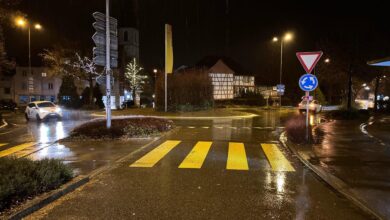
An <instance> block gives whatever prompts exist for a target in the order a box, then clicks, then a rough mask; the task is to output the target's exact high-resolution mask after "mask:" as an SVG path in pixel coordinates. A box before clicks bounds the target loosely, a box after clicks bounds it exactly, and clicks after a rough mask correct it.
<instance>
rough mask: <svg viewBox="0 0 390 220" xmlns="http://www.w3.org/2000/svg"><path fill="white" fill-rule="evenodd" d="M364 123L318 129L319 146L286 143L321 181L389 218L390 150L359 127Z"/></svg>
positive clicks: (331, 125)
mask: <svg viewBox="0 0 390 220" xmlns="http://www.w3.org/2000/svg"><path fill="white" fill-rule="evenodd" d="M362 123H363V121H332V122H328V123H324V124H322V125H320V126H319V128H321V129H322V130H323V131H324V132H325V134H324V137H323V139H322V141H321V143H320V144H316V145H314V146H301V145H295V144H292V143H290V142H287V146H288V147H289V148H290V149H291V150H292V151H294V152H295V153H296V154H297V155H298V157H299V158H300V159H301V161H302V162H303V163H305V164H306V165H307V166H308V167H309V168H311V169H312V170H313V171H314V172H316V173H317V174H318V175H319V176H320V177H321V178H322V179H324V180H325V181H326V182H328V183H329V184H330V185H331V186H333V187H334V188H336V189H337V190H338V191H339V192H341V193H342V194H344V195H345V196H346V197H347V198H349V199H350V200H352V201H353V202H354V203H355V204H356V205H358V206H360V207H361V208H363V209H365V210H366V211H367V212H371V213H372V214H374V213H375V214H374V215H375V216H376V217H377V218H383V219H390V209H389V208H388V204H390V148H389V146H388V144H385V145H383V144H381V143H380V142H379V141H378V139H377V138H375V137H372V136H370V135H365V134H363V133H362V131H361V130H360V128H359V125H360V124H362Z"/></svg>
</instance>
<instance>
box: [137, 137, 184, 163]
mask: <svg viewBox="0 0 390 220" xmlns="http://www.w3.org/2000/svg"><path fill="white" fill-rule="evenodd" d="M180 142H181V141H172V140H168V141H165V142H164V143H162V144H161V145H159V146H158V147H156V148H155V149H153V150H152V151H151V152H149V153H148V154H146V155H145V156H143V157H142V158H141V159H139V160H137V161H136V162H135V163H133V164H131V165H130V167H153V166H154V165H155V164H156V163H157V162H158V161H160V160H161V159H162V158H163V157H164V156H165V155H167V154H168V153H169V151H171V150H172V149H173V148H174V147H176V146H177V145H178V144H179V143H180Z"/></svg>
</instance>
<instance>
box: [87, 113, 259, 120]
mask: <svg viewBox="0 0 390 220" xmlns="http://www.w3.org/2000/svg"><path fill="white" fill-rule="evenodd" d="M91 115H92V116H94V117H104V115H100V114H96V113H93V114H91ZM128 116H129V115H116V116H115V117H128ZM137 116H141V117H154V118H163V119H181V120H211V119H243V118H253V117H256V116H258V115H256V114H249V115H234V116H215V117H209V116H158V115H137ZM132 117H133V116H132Z"/></svg>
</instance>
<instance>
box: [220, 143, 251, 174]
mask: <svg viewBox="0 0 390 220" xmlns="http://www.w3.org/2000/svg"><path fill="white" fill-rule="evenodd" d="M226 169H228V170H248V169H249V168H248V161H247V158H246V153H245V147H244V144H243V143H235V142H229V152H228V159H227V164H226Z"/></svg>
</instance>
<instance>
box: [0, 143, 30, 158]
mask: <svg viewBox="0 0 390 220" xmlns="http://www.w3.org/2000/svg"><path fill="white" fill-rule="evenodd" d="M35 144H36V143H35V142H27V143H24V144H19V145H16V146H14V147H11V148H8V149H6V150H3V151H0V157H5V156H8V155H10V154H13V153H16V152H18V151H21V150H24V149H26V148H28V147H31V146H33V145H35Z"/></svg>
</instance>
